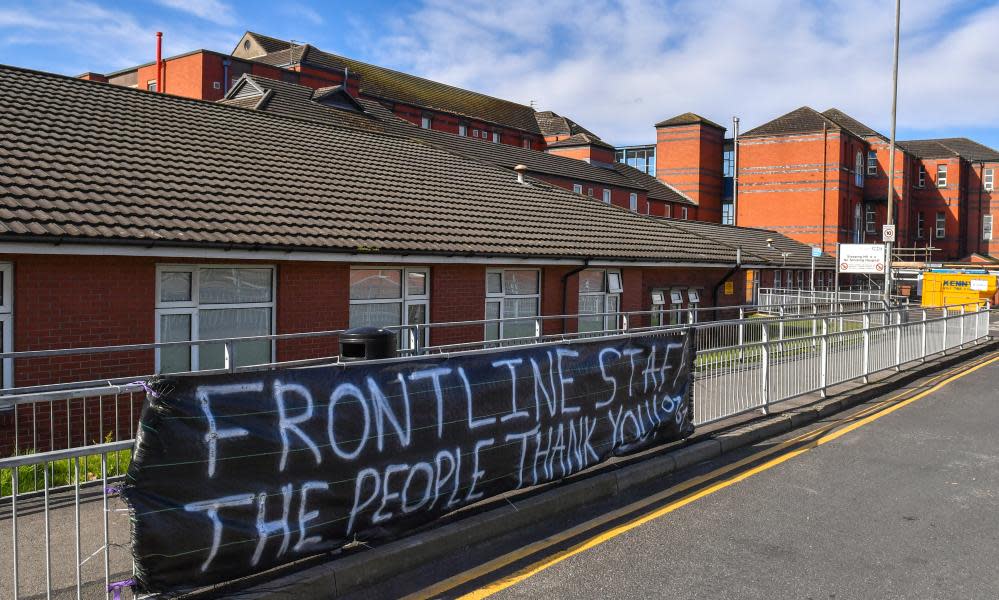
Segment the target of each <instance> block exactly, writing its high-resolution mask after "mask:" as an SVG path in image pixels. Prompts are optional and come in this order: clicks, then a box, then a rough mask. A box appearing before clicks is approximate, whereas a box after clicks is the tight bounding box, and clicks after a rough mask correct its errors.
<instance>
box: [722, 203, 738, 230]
mask: <svg viewBox="0 0 999 600" xmlns="http://www.w3.org/2000/svg"><path fill="white" fill-rule="evenodd" d="M734 224H735V205H734V204H732V203H731V202H723V203H722V225H734Z"/></svg>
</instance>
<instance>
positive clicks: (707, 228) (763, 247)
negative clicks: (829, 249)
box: [669, 220, 836, 269]
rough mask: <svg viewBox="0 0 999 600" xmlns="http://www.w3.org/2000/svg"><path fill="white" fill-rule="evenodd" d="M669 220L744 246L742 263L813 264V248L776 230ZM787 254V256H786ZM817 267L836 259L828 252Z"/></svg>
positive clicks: (833, 264)
mask: <svg viewBox="0 0 999 600" xmlns="http://www.w3.org/2000/svg"><path fill="white" fill-rule="evenodd" d="M669 223H670V224H671V225H674V226H675V227H678V228H680V229H683V230H684V231H687V232H688V233H693V234H695V235H700V236H703V237H705V238H708V239H711V240H714V241H716V242H717V243H720V244H725V245H726V246H728V247H730V248H737V247H741V248H742V262H743V263H745V264H760V263H765V264H770V265H774V266H788V267H809V266H811V256H812V247H811V246H809V245H808V244H803V243H801V242H799V241H797V240H793V239H791V238H789V237H787V236H786V235H783V234H780V233H777V232H776V231H770V230H768V229H756V228H754V227H733V226H731V225H721V224H719V223H705V222H703V221H683V220H673V221H670V222H669ZM784 253H787V255H786V256H784ZM815 267H816V268H819V269H834V268H836V261H835V259H834V258H833V257H832V256H829V255H825V256H822V257H820V258H816V259H815Z"/></svg>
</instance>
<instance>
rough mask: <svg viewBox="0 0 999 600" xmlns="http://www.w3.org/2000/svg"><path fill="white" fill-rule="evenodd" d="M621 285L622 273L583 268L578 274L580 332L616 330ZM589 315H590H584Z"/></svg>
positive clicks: (622, 287)
mask: <svg viewBox="0 0 999 600" xmlns="http://www.w3.org/2000/svg"><path fill="white" fill-rule="evenodd" d="M623 291H624V286H623V284H622V280H621V271H619V270H616V269H585V270H583V271H580V272H579V319H578V324H579V332H580V333H588V332H596V331H611V330H615V329H618V327H619V321H620V319H619V316H618V315H617V314H609V313H617V312H618V310H620V307H621V293H622V292H623ZM586 315H592V316H586Z"/></svg>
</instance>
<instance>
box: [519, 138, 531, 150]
mask: <svg viewBox="0 0 999 600" xmlns="http://www.w3.org/2000/svg"><path fill="white" fill-rule="evenodd" d="M521 145H522V146H524V147H525V148H527V149H528V150H530V149H531V138H524V141H523V142H522V143H521Z"/></svg>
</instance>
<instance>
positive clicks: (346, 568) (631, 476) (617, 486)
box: [199, 341, 999, 600]
mask: <svg viewBox="0 0 999 600" xmlns="http://www.w3.org/2000/svg"><path fill="white" fill-rule="evenodd" d="M997 348H999V342H997V341H990V342H986V343H984V344H980V345H978V346H976V347H973V348H971V349H969V350H965V351H962V352H955V353H954V354H951V355H947V356H943V357H941V358H939V359H936V360H934V361H933V362H928V363H926V364H925V365H921V366H919V367H918V368H915V369H913V370H910V371H904V372H902V373H899V374H896V375H893V376H890V377H888V378H886V379H884V380H881V381H879V382H876V383H873V384H870V385H868V386H866V387H864V388H863V389H859V390H851V391H847V392H845V393H844V394H843V395H841V396H837V397H835V398H827V399H824V400H819V401H817V402H815V403H813V404H810V405H808V406H803V407H800V408H791V409H788V410H786V411H783V412H780V413H773V414H771V415H768V416H764V417H760V418H757V419H755V420H753V421H751V422H749V423H748V424H745V425H743V426H738V427H737V428H735V429H732V430H728V431H723V432H721V433H717V434H711V435H709V436H708V437H705V438H703V439H699V440H697V441H695V442H693V443H691V444H689V445H686V446H682V447H679V448H677V449H675V450H672V451H669V452H666V453H663V454H657V455H652V456H651V457H649V458H647V459H644V460H641V461H638V462H635V463H630V464H627V465H624V466H622V467H620V468H618V469H613V470H610V471H608V472H604V473H600V474H598V475H595V476H593V477H589V478H584V479H580V480H577V481H572V482H567V483H564V484H562V485H554V486H552V487H551V488H550V489H548V490H545V491H543V492H541V493H539V494H537V495H534V496H530V497H527V498H525V499H522V500H519V501H518V502H517V503H516V505H512V504H508V505H505V506H504V505H499V506H497V507H496V508H493V509H490V510H488V511H485V512H482V513H478V514H474V515H471V516H469V517H466V518H462V519H460V520H456V521H453V522H451V523H447V524H445V525H442V526H440V527H437V528H434V529H429V530H425V531H421V532H419V533H416V534H413V535H410V536H407V537H405V538H402V539H400V540H397V541H395V542H392V543H389V544H386V545H384V546H380V547H378V548H374V549H372V550H367V551H363V552H359V553H357V554H351V555H348V556H343V557H340V558H337V559H335V560H332V561H330V562H326V563H323V564H319V565H316V566H313V567H309V568H306V569H303V570H300V571H298V572H295V573H292V574H289V575H284V576H281V577H279V578H276V579H272V580H270V581H269V582H267V583H266V584H262V585H258V586H255V587H253V588H249V589H243V590H241V591H239V592H235V595H238V596H239V598H240V599H242V600H246V599H251V598H264V597H274V596H295V597H296V600H308V599H310V598H329V597H331V596H336V595H343V594H347V593H350V592H355V591H358V590H360V589H362V588H364V587H367V586H370V585H373V584H375V583H382V582H384V581H386V580H387V579H390V578H391V577H394V576H396V575H399V574H401V573H405V572H407V571H410V570H413V569H415V568H418V567H420V566H421V565H425V564H428V563H430V562H433V561H436V560H440V559H442V558H444V557H446V556H448V555H451V554H453V553H455V552H458V551H461V550H463V549H465V548H467V547H469V546H473V545H475V544H477V543H480V542H484V541H487V540H489V539H494V538H496V537H499V536H501V535H505V534H508V533H511V532H514V531H517V530H519V529H522V528H524V527H529V526H531V525H533V524H534V523H539V522H543V521H544V520H546V519H549V518H551V517H554V516H555V515H557V514H559V513H563V512H565V511H569V510H574V509H577V508H581V507H583V506H586V505H589V504H593V503H596V502H601V501H606V500H608V499H610V498H612V497H614V496H616V495H622V494H624V493H626V492H628V491H630V490H633V489H635V488H638V487H640V486H642V485H644V484H647V483H649V482H651V481H653V480H656V479H660V478H662V477H665V476H668V475H670V474H672V473H674V472H676V471H680V470H682V469H685V468H687V467H691V466H694V465H697V464H699V463H703V462H705V461H708V460H711V459H713V458H717V457H718V456H721V455H722V454H723V453H726V452H731V451H732V450H736V449H738V448H742V447H745V446H748V445H751V444H754V443H756V442H758V441H760V440H763V439H767V438H770V437H774V436H777V435H780V434H782V433H787V432H788V431H791V430H793V429H796V428H798V427H801V426H802V425H807V424H809V423H812V422H815V421H818V420H820V419H822V418H824V417H827V416H829V415H831V414H834V413H837V412H841V411H843V410H846V409H849V408H852V407H854V406H857V405H860V404H862V403H864V402H867V401H869V400H872V399H874V398H877V397H879V396H882V395H884V394H886V393H888V392H891V391H893V390H896V389H900V388H902V387H904V386H906V385H908V384H910V383H913V382H915V381H916V380H918V379H921V378H923V377H926V376H927V375H929V374H931V373H932V372H934V371H939V370H941V369H944V368H947V367H950V366H953V365H955V364H958V363H960V362H962V361H965V360H967V359H968V358H969V357H970V356H973V355H975V354H978V353H983V352H987V351H989V350H994V349H997ZM218 595H219V594H218V593H214V594H211V596H213V597H217V596H218ZM199 596H204V595H203V594H199Z"/></svg>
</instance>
